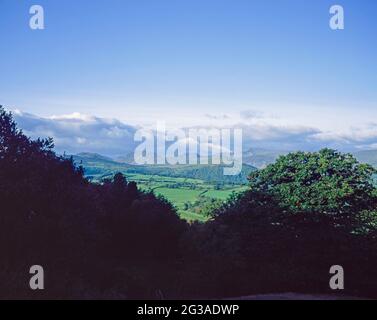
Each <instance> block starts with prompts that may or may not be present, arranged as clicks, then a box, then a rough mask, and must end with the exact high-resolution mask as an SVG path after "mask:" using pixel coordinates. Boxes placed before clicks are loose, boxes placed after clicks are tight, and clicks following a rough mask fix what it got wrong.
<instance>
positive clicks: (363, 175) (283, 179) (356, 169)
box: [249, 149, 376, 214]
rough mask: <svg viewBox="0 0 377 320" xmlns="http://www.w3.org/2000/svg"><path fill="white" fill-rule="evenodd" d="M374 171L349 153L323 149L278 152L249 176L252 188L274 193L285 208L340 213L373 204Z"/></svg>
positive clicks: (369, 206) (370, 206)
mask: <svg viewBox="0 0 377 320" xmlns="http://www.w3.org/2000/svg"><path fill="white" fill-rule="evenodd" d="M375 173H376V170H375V169H374V168H373V167H371V166H370V165H367V164H360V163H358V161H357V160H356V159H355V158H354V157H353V156H352V155H351V154H342V153H339V152H337V151H335V150H331V149H323V150H320V151H319V152H296V153H290V154H288V155H286V156H281V157H280V158H278V159H277V161H276V162H275V163H274V164H271V165H269V166H267V167H266V168H265V169H263V170H260V171H257V172H253V173H252V174H251V175H250V178H249V179H250V185H251V190H252V191H257V192H263V193H267V194H270V195H272V196H274V197H275V198H276V199H277V200H278V201H279V203H280V205H282V206H283V207H285V208H287V209H290V210H293V211H317V212H322V213H339V214H343V213H350V212H359V211H361V210H364V209H372V208H373V207H375V206H376V197H375V195H374V194H375V188H374V185H373V174H375Z"/></svg>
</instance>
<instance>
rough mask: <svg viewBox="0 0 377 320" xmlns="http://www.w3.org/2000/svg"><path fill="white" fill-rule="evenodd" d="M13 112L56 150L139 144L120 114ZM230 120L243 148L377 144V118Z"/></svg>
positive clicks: (111, 150) (120, 151)
mask: <svg viewBox="0 0 377 320" xmlns="http://www.w3.org/2000/svg"><path fill="white" fill-rule="evenodd" d="M13 116H14V118H15V120H16V122H17V124H18V126H19V127H20V128H21V129H22V130H23V131H24V133H25V134H26V135H28V136H30V137H32V138H38V137H40V138H46V137H52V138H53V139H54V142H55V149H56V151H57V152H58V153H63V152H66V153H68V154H75V153H80V152H95V153H100V154H103V155H107V156H121V155H127V154H129V153H131V152H133V151H134V149H135V146H136V145H137V144H136V143H135V142H134V133H135V132H136V130H137V128H136V127H134V126H131V125H128V124H125V123H123V122H122V121H119V120H117V119H104V118H99V117H94V116H89V115H83V114H80V113H73V114H69V115H60V116H51V117H45V118H43V117H38V116H36V115H33V114H29V113H23V112H21V111H14V112H13ZM242 118H245V119H242ZM243 120H245V121H243ZM227 126H228V127H234V128H242V130H243V147H244V151H247V150H248V149H250V148H264V149H271V150H286V151H295V150H307V151H312V150H318V149H320V148H324V147H330V148H335V149H339V150H341V151H354V150H360V149H376V148H377V123H370V124H367V125H365V126H364V127H359V128H350V129H349V130H347V131H343V132H324V131H321V130H319V129H317V128H313V127H307V126H300V125H288V124H282V123H277V122H276V121H275V122H274V121H269V120H268V119H267V118H263V117H262V114H260V113H256V112H254V111H250V112H246V111H245V112H244V113H243V114H242V117H241V119H238V120H237V122H235V123H233V124H232V125H227Z"/></svg>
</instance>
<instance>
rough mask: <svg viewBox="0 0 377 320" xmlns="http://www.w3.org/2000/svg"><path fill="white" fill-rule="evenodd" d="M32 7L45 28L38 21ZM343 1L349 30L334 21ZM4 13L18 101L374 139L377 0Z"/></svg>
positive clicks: (62, 6) (161, 1)
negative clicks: (34, 23)
mask: <svg viewBox="0 0 377 320" xmlns="http://www.w3.org/2000/svg"><path fill="white" fill-rule="evenodd" d="M33 4H39V5H42V6H43V7H44V10H45V24H46V28H45V30H40V31H35V30H34V31H33V30H31V29H30V28H29V17H30V15H29V8H30V6H31V5H33ZM334 4H341V5H342V6H343V7H344V9H345V30H342V31H333V30H331V29H330V28H329V19H330V14H329V8H330V6H331V5H334ZM0 14H1V19H0V38H1V42H0V47H1V53H0V57H1V59H0V71H1V75H2V76H1V78H0V104H4V105H6V106H8V107H9V108H11V109H19V110H22V111H23V112H26V113H31V114H35V115H38V116H40V117H51V116H52V115H55V116H59V115H67V114H72V113H80V114H87V115H95V116H97V117H102V118H116V119H119V120H121V121H123V122H125V123H131V124H137V123H143V122H152V121H154V120H157V119H159V120H166V121H168V122H169V121H170V122H172V123H177V124H178V123H179V124H180V125H183V126H184V125H187V126H188V125H191V124H197V123H200V122H203V123H207V122H211V123H213V124H219V125H220V123H223V122H224V123H230V122H233V123H234V124H236V123H238V122H240V121H241V122H242V121H244V120H245V119H244V117H243V116H242V114H245V111H250V112H249V114H253V115H254V117H249V118H248V119H246V120H248V121H249V122H248V121H246V123H248V124H249V125H251V124H253V125H257V126H261V125H263V124H264V125H266V128H267V129H268V128H270V126H283V127H290V126H293V127H296V128H297V126H305V127H307V128H312V129H313V130H314V131H315V130H317V129H318V130H319V131H320V134H322V136H321V139H327V138H328V139H333V138H334V137H336V138H338V139H339V137H345V136H347V137H348V138H352V139H356V140H357V139H358V138H359V136H360V135H361V136H363V134H364V136H367V138H368V141H365V143H366V144H374V143H375V142H374V140H370V136H371V134H372V133H373V134H374V132H375V128H374V127H373V124H372V123H371V122H373V121H376V120H374V119H377V59H376V57H377V41H376V39H377V2H376V1H375V0H339V1H338V0H271V1H266V0H182V1H177V0H133V1H128V0H106V1H105V0H90V1H89V0H64V1H63V0H59V1H56V0H38V1H37V0H34V1H26V0H25V1H23V0H0ZM251 118H252V119H251ZM376 122H377V121H376ZM242 123H243V122H242ZM371 126H372V127H371ZM355 132H356V133H355ZM360 132H363V134H361V133H360ZM371 132H372V133H371ZM376 132H377V130H376ZM323 137H325V138H323ZM376 137H377V133H376ZM376 142H377V139H376ZM363 143H364V142H363V141H360V143H359V144H360V145H363Z"/></svg>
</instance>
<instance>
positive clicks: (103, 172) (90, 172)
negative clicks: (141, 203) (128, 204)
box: [72, 153, 257, 184]
mask: <svg viewBox="0 0 377 320" xmlns="http://www.w3.org/2000/svg"><path fill="white" fill-rule="evenodd" d="M72 158H73V161H74V162H75V163H76V164H77V165H81V166H82V167H83V168H84V170H85V175H86V176H87V177H88V178H90V179H93V180H100V179H101V178H105V177H107V176H111V175H113V174H114V173H115V172H122V173H124V174H125V175H127V174H143V175H159V176H166V177H174V178H190V179H200V180H203V181H206V182H211V183H214V184H216V183H226V184H245V183H247V177H248V176H249V174H250V172H252V171H254V170H257V168H255V167H253V166H250V165H247V164H244V165H243V167H242V171H241V173H240V174H239V175H237V176H225V175H224V172H223V166H218V165H175V166H171V165H135V164H132V163H125V162H122V160H123V158H121V159H120V158H117V159H118V160H114V159H111V158H109V157H106V156H102V155H100V154H96V153H79V154H77V155H73V156H72Z"/></svg>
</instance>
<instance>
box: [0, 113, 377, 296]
mask: <svg viewBox="0 0 377 320" xmlns="http://www.w3.org/2000/svg"><path fill="white" fill-rule="evenodd" d="M53 148H54V145H53V141H52V140H51V139H46V140H43V139H37V140H32V139H30V138H28V137H27V136H26V135H25V134H24V133H23V132H22V131H21V130H20V129H18V128H17V125H16V123H15V122H14V120H13V118H12V115H11V114H10V113H8V112H6V111H5V110H4V109H3V108H2V107H0V256H1V259H0V261H1V262H0V283H1V286H0V298H2V299H9V298H16V299H22V298H30V299H44V298H49V299H55V298H57V299H95V298H96V299H136V298H149V299H161V298H165V299H169V298H224V297H232V296H240V295H249V294H253V293H272V292H288V291H295V292H310V293H316V292H318V293H323V292H329V290H330V288H329V285H328V281H329V268H330V267H331V266H332V265H342V266H343V267H344V270H345V277H346V289H345V293H347V294H354V295H359V296H368V297H369V296H370V297H377V290H376V288H377V268H376V266H377V253H376V248H377V247H376V239H377V232H376V226H377V218H376V215H377V210H376V207H377V201H376V199H377V193H376V188H375V185H374V181H373V175H374V174H375V170H374V169H373V168H372V167H370V166H368V165H363V164H359V163H358V162H357V161H356V160H355V159H354V158H353V157H352V156H351V155H348V154H342V153H339V152H337V151H334V150H329V149H324V150H321V151H319V152H314V153H304V152H298V153H291V154H288V155H286V156H282V157H280V158H279V159H278V160H277V161H276V163H274V164H272V165H269V166H267V167H266V168H265V169H263V170H259V171H255V172H252V173H251V175H250V177H249V184H250V188H249V190H248V191H246V192H244V193H242V194H234V195H233V196H232V197H231V198H230V199H228V201H226V202H225V203H217V204H211V206H210V207H209V208H208V215H210V216H211V219H210V220H209V221H208V222H206V223H193V224H188V223H187V222H185V221H184V220H181V219H180V218H179V217H178V215H177V213H176V212H175V210H174V208H173V207H172V205H171V204H170V203H169V202H168V201H166V200H165V199H164V198H162V197H157V196H155V195H154V194H153V193H151V192H145V191H141V190H139V189H138V187H137V185H136V183H134V182H132V181H127V179H126V178H125V177H124V176H123V175H122V174H116V175H115V176H114V178H112V179H107V180H105V181H104V182H103V183H101V184H94V183H91V182H89V181H88V180H87V179H85V178H84V176H83V170H82V168H80V167H77V166H75V164H74V163H73V161H72V159H66V158H64V157H60V156H58V155H56V154H55V153H54V151H53ZM36 264H38V265H41V266H43V268H44V272H45V289H44V290H40V291H33V290H31V289H30V287H29V278H30V274H29V272H28V271H29V268H30V266H32V265H36Z"/></svg>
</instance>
